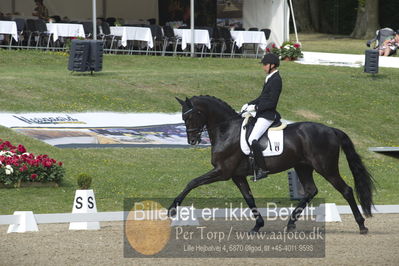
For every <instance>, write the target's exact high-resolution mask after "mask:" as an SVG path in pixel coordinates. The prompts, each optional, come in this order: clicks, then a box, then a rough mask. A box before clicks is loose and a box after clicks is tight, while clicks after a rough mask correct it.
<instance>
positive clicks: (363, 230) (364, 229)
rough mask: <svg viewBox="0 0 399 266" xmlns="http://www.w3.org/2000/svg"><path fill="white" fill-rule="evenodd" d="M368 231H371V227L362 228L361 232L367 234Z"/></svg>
mask: <svg viewBox="0 0 399 266" xmlns="http://www.w3.org/2000/svg"><path fill="white" fill-rule="evenodd" d="M368 232H369V229H367V227H364V228H360V234H361V235H365V234H367V233H368Z"/></svg>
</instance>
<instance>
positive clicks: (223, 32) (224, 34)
mask: <svg viewBox="0 0 399 266" xmlns="http://www.w3.org/2000/svg"><path fill="white" fill-rule="evenodd" d="M218 29H219V42H220V43H221V44H222V46H221V49H220V57H222V55H223V53H224V52H225V51H226V52H228V53H231V54H232V53H233V52H234V46H233V45H234V41H233V38H232V37H231V33H230V30H229V29H228V28H225V27H220V28H218Z"/></svg>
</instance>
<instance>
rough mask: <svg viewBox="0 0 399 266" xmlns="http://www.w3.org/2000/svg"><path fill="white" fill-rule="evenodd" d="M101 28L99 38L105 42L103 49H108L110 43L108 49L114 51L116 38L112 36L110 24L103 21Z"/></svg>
mask: <svg viewBox="0 0 399 266" xmlns="http://www.w3.org/2000/svg"><path fill="white" fill-rule="evenodd" d="M99 27H100V28H101V33H100V34H98V36H99V37H100V38H101V40H102V41H103V48H106V47H107V44H108V43H109V42H110V45H109V46H108V47H109V49H112V46H113V44H114V41H115V36H113V35H112V34H111V28H110V27H109V24H108V23H107V22H105V21H103V22H102V23H101V25H100V26H99ZM99 32H100V31H99Z"/></svg>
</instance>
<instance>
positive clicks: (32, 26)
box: [25, 19, 37, 47]
mask: <svg viewBox="0 0 399 266" xmlns="http://www.w3.org/2000/svg"><path fill="white" fill-rule="evenodd" d="M25 32H26V34H27V35H29V37H28V41H27V43H26V46H28V47H29V46H31V44H32V38H33V40H35V37H36V35H37V30H36V23H35V20H34V19H27V20H26V27H25Z"/></svg>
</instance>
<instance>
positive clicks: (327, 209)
mask: <svg viewBox="0 0 399 266" xmlns="http://www.w3.org/2000/svg"><path fill="white" fill-rule="evenodd" d="M316 222H342V220H341V216H340V215H339V212H338V208H337V205H335V203H324V204H320V206H319V207H318V208H317V209H316Z"/></svg>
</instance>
